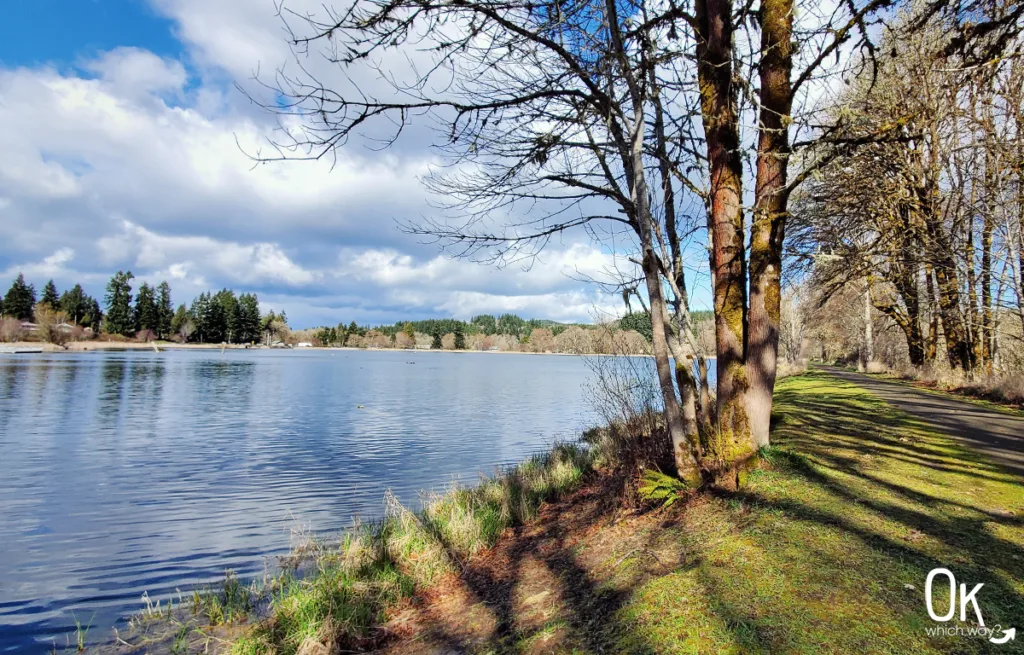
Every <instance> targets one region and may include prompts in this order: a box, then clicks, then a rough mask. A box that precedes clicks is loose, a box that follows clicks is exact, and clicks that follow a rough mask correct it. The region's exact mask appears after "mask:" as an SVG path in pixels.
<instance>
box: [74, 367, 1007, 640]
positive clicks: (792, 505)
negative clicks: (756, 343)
mask: <svg viewBox="0 0 1024 655" xmlns="http://www.w3.org/2000/svg"><path fill="white" fill-rule="evenodd" d="M778 393H779V396H778V412H779V414H780V416H781V419H780V420H779V421H778V423H777V425H776V426H775V427H774V428H773V433H772V438H773V444H772V450H770V451H768V452H767V453H766V454H765V455H762V456H759V457H758V459H757V466H756V467H755V469H754V470H753V471H752V472H751V474H750V477H749V480H748V485H747V486H746V487H745V489H744V490H743V491H741V492H735V493H732V494H727V495H723V494H716V493H705V492H702V491H697V492H693V491H682V490H678V489H676V490H671V491H670V493H671V494H672V495H673V496H675V497H676V498H678V499H679V501H680V502H675V503H671V504H670V503H663V502H662V501H663V498H662V497H660V496H657V497H656V496H650V497H648V498H644V497H643V494H642V492H640V491H639V490H638V491H637V493H638V494H639V495H640V498H638V502H639V503H640V504H639V506H636V507H631V508H628V509H627V507H626V505H628V503H625V500H626V495H627V494H628V492H625V491H624V488H623V480H624V479H625V478H624V477H622V476H624V475H625V476H627V477H628V476H630V475H631V473H630V470H629V469H623V468H621V466H619V465H620V464H621V463H622V461H623V460H621V459H620V456H621V455H622V451H620V450H619V449H618V448H617V447H615V445H614V443H615V442H611V441H607V440H605V439H603V438H602V436H601V435H602V433H603V431H602V430H595V431H593V432H591V433H590V434H589V435H586V434H585V435H584V438H583V440H582V441H583V443H586V444H588V445H587V446H586V447H580V446H578V445H576V446H574V445H572V444H563V445H561V446H556V447H555V448H554V449H553V450H552V451H550V452H548V453H546V454H541V455H538V456H535V457H534V458H532V459H530V460H526V461H524V462H523V463H521V464H519V465H518V466H516V467H514V468H513V469H511V470H510V471H508V472H506V473H504V474H503V475H498V476H495V477H491V478H487V479H484V480H483V481H482V482H481V483H480V484H479V485H477V486H475V487H461V488H456V489H453V490H451V491H449V492H448V493H447V494H445V495H444V496H440V497H437V498H434V499H433V501H432V502H431V503H430V504H429V505H427V506H426V507H424V509H423V510H421V511H418V512H413V511H410V510H409V509H406V508H404V507H402V506H401V505H397V504H396V505H394V506H392V507H391V511H390V513H388V514H386V516H385V518H384V519H382V520H381V521H380V522H377V523H362V524H357V525H356V526H355V527H354V528H353V529H351V530H349V531H345V532H343V533H342V534H341V535H340V537H339V539H338V540H337V541H312V542H309V543H306V544H299V545H298V546H297V547H296V551H295V552H294V559H293V561H294V563H295V566H296V567H298V566H300V565H302V564H305V565H306V568H304V569H303V571H305V573H304V574H299V573H298V572H297V573H296V574H295V575H290V576H288V575H286V576H283V577H280V578H275V579H272V580H270V581H269V583H264V584H263V585H262V586H260V585H256V584H251V585H249V586H246V584H245V583H240V582H239V581H238V580H237V579H236V578H233V577H230V576H228V577H226V578H225V580H224V582H223V584H222V585H217V586H213V587H209V588H206V589H205V591H202V592H199V593H196V594H194V595H193V596H191V597H186V598H185V599H184V602H183V603H181V604H179V605H178V606H177V607H175V608H170V607H167V608H163V610H161V608H159V607H157V608H156V610H155V611H153V610H148V611H146V612H144V613H143V614H142V615H140V616H139V617H138V618H137V619H136V621H134V622H133V626H132V627H133V632H132V633H130V634H127V633H126V634H125V635H124V637H125V638H122V636H121V635H116V640H117V641H116V643H107V644H105V645H97V646H96V647H90V648H88V649H87V650H86V652H87V653H90V654H91V653H94V652H95V653H99V652H117V653H126V654H127V653H136V652H142V651H145V652H149V653H153V654H155V655H169V654H171V653H181V652H212V653H219V654H225V653H231V654H232V655H264V654H266V653H282V654H287V655H299V654H304V655H305V654H314V653H328V652H339V651H341V650H343V649H344V650H345V652H357V651H359V652H362V651H372V652H377V653H381V654H382V655H449V654H450V653H452V652H453V647H452V645H453V644H455V645H457V646H458V648H459V650H458V652H501V653H504V652H517V653H530V654H537V655H539V654H540V653H575V652H584V651H586V652H592V651H593V652H597V651H600V652H640V651H641V650H642V651H643V652H651V653H674V652H683V651H686V652H691V651H693V652H812V651H813V652H821V653H827V654H829V655H843V654H845V653H849V652H897V651H898V652H905V651H906V652H910V651H912V652H929V653H936V654H938V653H949V654H950V655H952V653H959V652H963V651H962V650H960V649H959V648H958V647H959V646H962V644H959V643H957V642H948V641H938V640H934V639H932V638H930V637H929V636H928V635H927V634H926V633H925V631H924V630H921V629H920V625H921V621H922V620H923V619H922V618H921V615H922V614H923V611H924V610H923V608H922V607H921V605H922V603H921V598H920V592H916V590H918V589H920V588H921V586H922V585H924V584H926V583H925V582H923V581H925V580H926V579H927V575H928V572H929V570H930V569H931V568H933V567H934V566H935V563H936V562H937V561H941V558H942V557H944V556H948V550H949V549H953V550H954V551H962V552H964V553H965V554H966V561H965V562H963V563H962V565H963V566H974V567H977V568H978V569H979V574H980V575H981V578H982V579H985V580H986V582H988V583H989V584H990V585H991V586H992V588H995V589H997V590H998V592H999V593H998V594H996V595H991V594H990V595H989V596H987V597H986V603H985V605H984V607H985V617H986V618H989V616H992V617H993V619H994V620H993V621H992V622H995V620H999V621H1002V622H1003V624H1006V623H1009V622H1010V621H1012V619H1011V618H1010V617H1011V616H1013V614H1012V612H1013V609H1014V607H1015V605H1016V603H1018V602H1019V599H1020V598H1021V594H1024V587H1021V586H1020V585H1017V584H1012V583H1008V582H1006V581H1004V579H1003V578H1002V577H1001V576H1000V575H999V574H998V573H999V569H1000V568H1007V567H1010V568H1011V570H1008V571H1006V572H1007V573H1009V574H1010V575H1013V573H1015V572H1016V571H1020V570H1021V569H1020V567H1019V566H1017V565H1016V564H1010V565H1004V564H999V565H993V564H990V562H1005V561H1007V556H1008V555H1010V554H1013V553H1015V552H1016V551H1018V550H1019V548H1020V544H1021V543H1022V539H1024V535H1022V533H1020V532H1019V531H1014V526H1015V518H1014V517H1015V515H1016V512H1017V511H1018V510H1020V509H1024V507H1021V506H1020V495H1019V489H1020V482H1019V481H1017V480H1015V479H1012V478H1010V477H1009V476H1004V475H999V474H998V473H997V470H993V469H992V468H991V466H990V463H989V462H988V461H987V459H986V458H985V456H984V455H983V454H981V453H978V452H976V451H973V450H971V449H969V448H967V447H966V446H964V445H962V444H959V443H958V442H957V441H956V440H954V439H953V438H952V437H951V436H950V435H948V434H946V433H944V432H943V431H942V430H941V429H940V428H938V427H936V426H934V425H930V424H924V423H921V422H919V421H916V420H914V419H913V418H912V417H911V416H909V415H907V414H905V413H903V412H902V411H900V410H898V409H895V408H893V407H892V406H890V405H888V404H886V403H885V402H884V401H882V400H881V399H879V398H877V397H876V396H874V395H873V394H871V392H869V391H867V390H865V389H861V388H858V387H857V386H856V385H854V384H852V383H850V382H848V381H844V380H840V379H837V378H834V377H832V376H830V375H828V374H827V373H824V372H821V371H811V372H808V373H805V374H803V375H800V376H794V377H790V378H787V379H786V380H784V381H783V382H782V384H781V386H780V388H779V389H778ZM822 399H824V400H825V402H824V403H822ZM837 410H838V411H840V412H841V413H842V415H843V416H844V418H845V420H844V421H843V422H842V423H841V424H839V425H835V424H834V422H833V421H831V420H829V419H830V417H832V416H834V413H835V412H836V411H837ZM867 436H870V437H871V438H872V439H874V440H876V441H877V442H878V448H877V450H875V451H874V452H872V453H870V454H867V455H866V454H865V453H864V452H863V444H864V443H865V437H867ZM907 443H913V444H924V446H926V447H927V451H928V452H929V453H930V456H931V457H932V458H934V459H937V460H938V463H940V464H941V466H940V467H936V466H935V464H936V462H935V461H931V460H928V461H922V460H919V459H916V458H910V457H906V456H905V454H906V453H908V452H910V451H911V448H912V447H911V446H907V445H905V444H907ZM851 460H854V461H857V462H858V463H859V464H860V465H862V466H864V467H865V468H866V469H867V471H866V472H867V474H869V475H868V476H866V477H865V481H864V482H863V483H859V484H857V485H856V486H851V487H849V488H848V489H847V488H846V487H843V488H842V490H843V492H844V493H841V494H837V493H835V489H836V487H835V482H834V481H835V480H836V479H837V478H838V479H841V480H845V478H844V477H840V476H845V475H847V474H848V473H847V471H848V469H847V468H846V467H847V462H849V461H851ZM978 469H982V470H986V471H987V473H988V474H987V475H984V476H979V475H978ZM876 476H877V477H876ZM893 479H897V480H900V481H901V482H900V484H893V483H891V482H888V480H893ZM925 480H928V481H927V482H925ZM933 480H935V482H932V481H933ZM964 486H969V488H970V491H971V494H970V498H969V499H965V498H964V497H963V495H962V490H963V487H964ZM903 503H909V507H908V508H907V509H902V510H895V509H894V508H897V507H900V508H902V506H903V505H902V504H903ZM947 503H949V504H953V505H955V506H956V507H957V508H959V509H958V510H957V511H963V512H969V513H971V515H969V516H970V519H971V520H973V519H974V516H973V515H974V514H977V515H979V516H980V517H984V518H985V520H986V521H987V522H989V523H994V524H996V525H997V526H998V527H997V529H1000V530H1001V532H1000V535H1001V537H1002V538H1001V539H999V540H996V539H988V540H980V541H979V540H978V539H977V538H976V536H974V535H971V534H964V532H963V530H962V527H963V526H962V525H959V524H956V523H950V522H949V520H948V516H947V514H946V511H947V510H946V509H945V508H944V507H943V505H944V504H947ZM659 505H660V507H658V506H659ZM624 510H625V511H624ZM886 510H889V511H886ZM911 526H913V529H914V530H918V531H920V532H910V534H911V535H917V534H923V535H927V536H929V537H931V539H921V538H920V537H913V538H911V539H908V537H907V534H908V529H910V528H911ZM906 541H912V542H913V543H912V545H906V544H905V542H906ZM296 570H297V569H296ZM780 579H781V580H785V584H781V585H780ZM879 580H882V581H883V582H882V583H879ZM751 603H753V604H754V607H755V609H756V610H757V611H756V613H755V614H752V615H743V616H744V619H743V621H744V625H748V626H750V627H751V629H750V630H749V631H748V632H745V633H743V635H741V636H742V641H740V640H738V638H737V632H736V628H735V625H734V624H732V623H730V619H731V617H735V616H737V615H736V614H735V610H734V609H733V608H746V607H749V606H750V605H751ZM864 607H870V608H871V609H872V612H871V613H870V614H868V615H865V614H864ZM851 617H855V618H854V620H851ZM756 628H763V629H760V630H759V629H756ZM510 644H511V646H510ZM738 647H742V648H743V650H737V648H738ZM183 649H184V651H183Z"/></svg>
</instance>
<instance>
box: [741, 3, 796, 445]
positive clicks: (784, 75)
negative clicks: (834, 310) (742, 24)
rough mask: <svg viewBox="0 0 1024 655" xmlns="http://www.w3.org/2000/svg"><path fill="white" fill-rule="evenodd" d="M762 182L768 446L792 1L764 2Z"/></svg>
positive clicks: (757, 212) (756, 423)
mask: <svg viewBox="0 0 1024 655" xmlns="http://www.w3.org/2000/svg"><path fill="white" fill-rule="evenodd" d="M761 52H762V58H761V62H760V67H759V74H760V80H761V96H760V115H759V117H758V124H759V128H760V130H759V133H758V145H757V177H756V179H755V188H754V217H753V223H752V225H751V235H750V315H749V326H748V334H747V369H748V374H747V378H748V380H749V385H750V386H749V389H748V390H747V415H748V420H749V422H750V432H751V437H752V438H753V440H754V443H755V444H756V445H757V446H767V445H768V429H769V425H770V422H771V412H772V395H773V391H774V389H775V375H776V370H775V369H776V362H777V361H778V353H779V321H780V316H781V275H782V244H783V241H784V239H785V234H786V218H787V213H788V203H789V198H788V191H787V185H786V179H787V171H788V165H789V154H790V152H789V122H790V111H791V109H792V102H793V93H792V84H791V82H790V74H791V72H792V70H793V0H762V2H761Z"/></svg>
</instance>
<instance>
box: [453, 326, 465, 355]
mask: <svg viewBox="0 0 1024 655" xmlns="http://www.w3.org/2000/svg"><path fill="white" fill-rule="evenodd" d="M465 349H466V331H465V329H464V328H463V327H462V322H461V321H459V322H458V323H456V324H455V350H465Z"/></svg>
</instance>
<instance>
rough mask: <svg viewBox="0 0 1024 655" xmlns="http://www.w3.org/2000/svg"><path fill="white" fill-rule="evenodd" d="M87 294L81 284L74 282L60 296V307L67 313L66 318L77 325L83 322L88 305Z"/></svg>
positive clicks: (87, 311)
mask: <svg viewBox="0 0 1024 655" xmlns="http://www.w3.org/2000/svg"><path fill="white" fill-rule="evenodd" d="M90 300H92V299H91V298H89V296H87V295H85V291H84V290H83V289H82V285H81V284H76V285H75V286H73V287H72V288H71V289H69V290H67V291H65V292H64V294H63V295H62V296H61V297H60V309H61V311H63V312H64V313H65V314H67V317H68V320H69V321H71V322H72V323H74V324H75V325H78V324H80V323H84V322H85V319H86V315H87V314H88V313H89V309H90V308H91V307H90V302H89V301H90Z"/></svg>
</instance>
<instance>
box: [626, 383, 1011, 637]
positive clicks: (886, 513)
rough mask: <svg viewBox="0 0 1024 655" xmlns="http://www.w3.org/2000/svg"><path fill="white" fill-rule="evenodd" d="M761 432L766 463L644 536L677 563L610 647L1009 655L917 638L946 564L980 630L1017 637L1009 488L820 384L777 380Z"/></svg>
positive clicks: (937, 442) (908, 424)
mask: <svg viewBox="0 0 1024 655" xmlns="http://www.w3.org/2000/svg"><path fill="white" fill-rule="evenodd" d="M775 421H776V427H775V430H774V432H773V441H774V445H773V447H772V448H771V451H770V454H769V455H768V456H767V457H765V459H766V460H770V461H772V462H773V464H771V465H770V466H769V467H768V468H767V469H766V470H761V471H757V472H755V473H754V474H752V475H751V476H750V480H749V483H748V485H747V487H745V488H744V489H743V490H742V491H741V492H739V493H737V494H735V495H730V496H720V497H713V498H709V499H707V500H706V502H698V503H693V504H692V505H691V506H690V507H687V508H686V510H685V514H684V517H683V521H681V522H680V525H679V526H678V527H677V528H673V529H671V530H669V531H666V532H665V533H663V534H661V535H658V540H659V541H660V542H662V543H664V542H675V545H676V546H678V548H679V550H680V552H681V553H683V561H682V563H681V565H680V567H679V568H678V569H677V570H675V571H673V572H671V573H669V574H667V575H663V576H659V577H655V578H652V579H649V580H647V581H646V582H644V583H643V584H641V585H639V586H638V587H636V588H635V589H633V590H632V592H631V596H630V600H629V602H628V603H626V604H625V606H624V607H623V608H622V609H621V610H620V612H619V615H618V619H619V621H620V622H621V623H622V624H624V625H629V626H632V628H633V629H632V630H630V631H629V635H630V636H627V637H624V638H622V640H620V642H619V644H618V647H619V649H620V650H622V651H623V652H644V653H673V654H675V653H723V654H724V653H737V654H739V653H808V654H810V653H892V654H896V653H906V654H908V655H909V654H911V653H980V652H1001V653H1009V652H1022V648H1021V643H1020V641H1017V642H1011V643H1010V644H1007V645H1003V646H995V645H992V644H989V643H988V642H987V641H985V640H983V639H980V638H966V637H929V636H928V635H927V634H926V628H928V627H932V626H934V625H937V624H935V623H934V622H933V621H931V619H930V618H929V617H928V615H927V613H926V610H925V600H924V587H925V584H924V583H925V577H926V576H927V574H928V572H929V571H930V570H931V569H933V568H937V567H945V568H949V569H951V570H952V571H953V572H954V573H955V575H956V576H957V579H958V581H961V582H966V583H969V588H970V587H973V585H974V584H977V583H980V582H984V583H985V587H984V588H983V591H982V592H981V593H980V595H979V598H980V600H981V603H980V604H981V607H982V610H983V613H984V618H985V621H986V625H989V626H992V625H994V624H1001V625H1002V626H1003V627H1010V626H1016V627H1017V628H1018V630H1019V629H1020V628H1021V627H1022V626H1024V613H1022V610H1024V529H1022V521H1021V517H1022V516H1024V487H1022V486H1021V485H1020V484H1019V482H1018V481H1016V480H1014V479H1012V478H1011V477H1010V476H1008V475H1006V474H1004V473H1002V472H1001V471H999V470H998V469H996V468H994V467H993V466H991V465H989V464H987V463H986V462H985V461H983V460H982V459H981V458H980V457H979V456H978V455H977V454H975V453H973V452H971V451H968V450H966V449H965V448H963V447H961V446H960V445H958V444H957V443H956V442H954V441H952V440H951V439H949V438H947V437H945V436H942V435H938V434H935V433H933V432H931V431H929V430H928V429H927V428H926V427H925V426H923V425H921V424H919V423H916V422H914V421H913V420H911V419H909V418H908V417H906V416H905V415H902V414H900V413H898V412H897V411H895V410H893V409H892V408H890V407H888V406H887V405H885V404H884V403H882V402H881V401H879V400H877V399H876V398H875V397H873V396H871V395H870V394H868V393H867V392H865V391H862V390H861V389H859V388H858V387H855V386H854V385H851V384H848V383H844V382H840V381H838V380H836V379H835V378H832V377H829V376H827V375H825V374H822V373H810V374H806V375H803V376H799V377H795V378H790V379H787V380H784V381H782V382H781V383H780V384H779V388H778V389H777V394H776V412H775ZM1009 512H1012V514H1010V513H1009ZM936 603H937V605H938V606H939V607H941V606H942V604H941V598H940V595H939V594H937V595H936Z"/></svg>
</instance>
